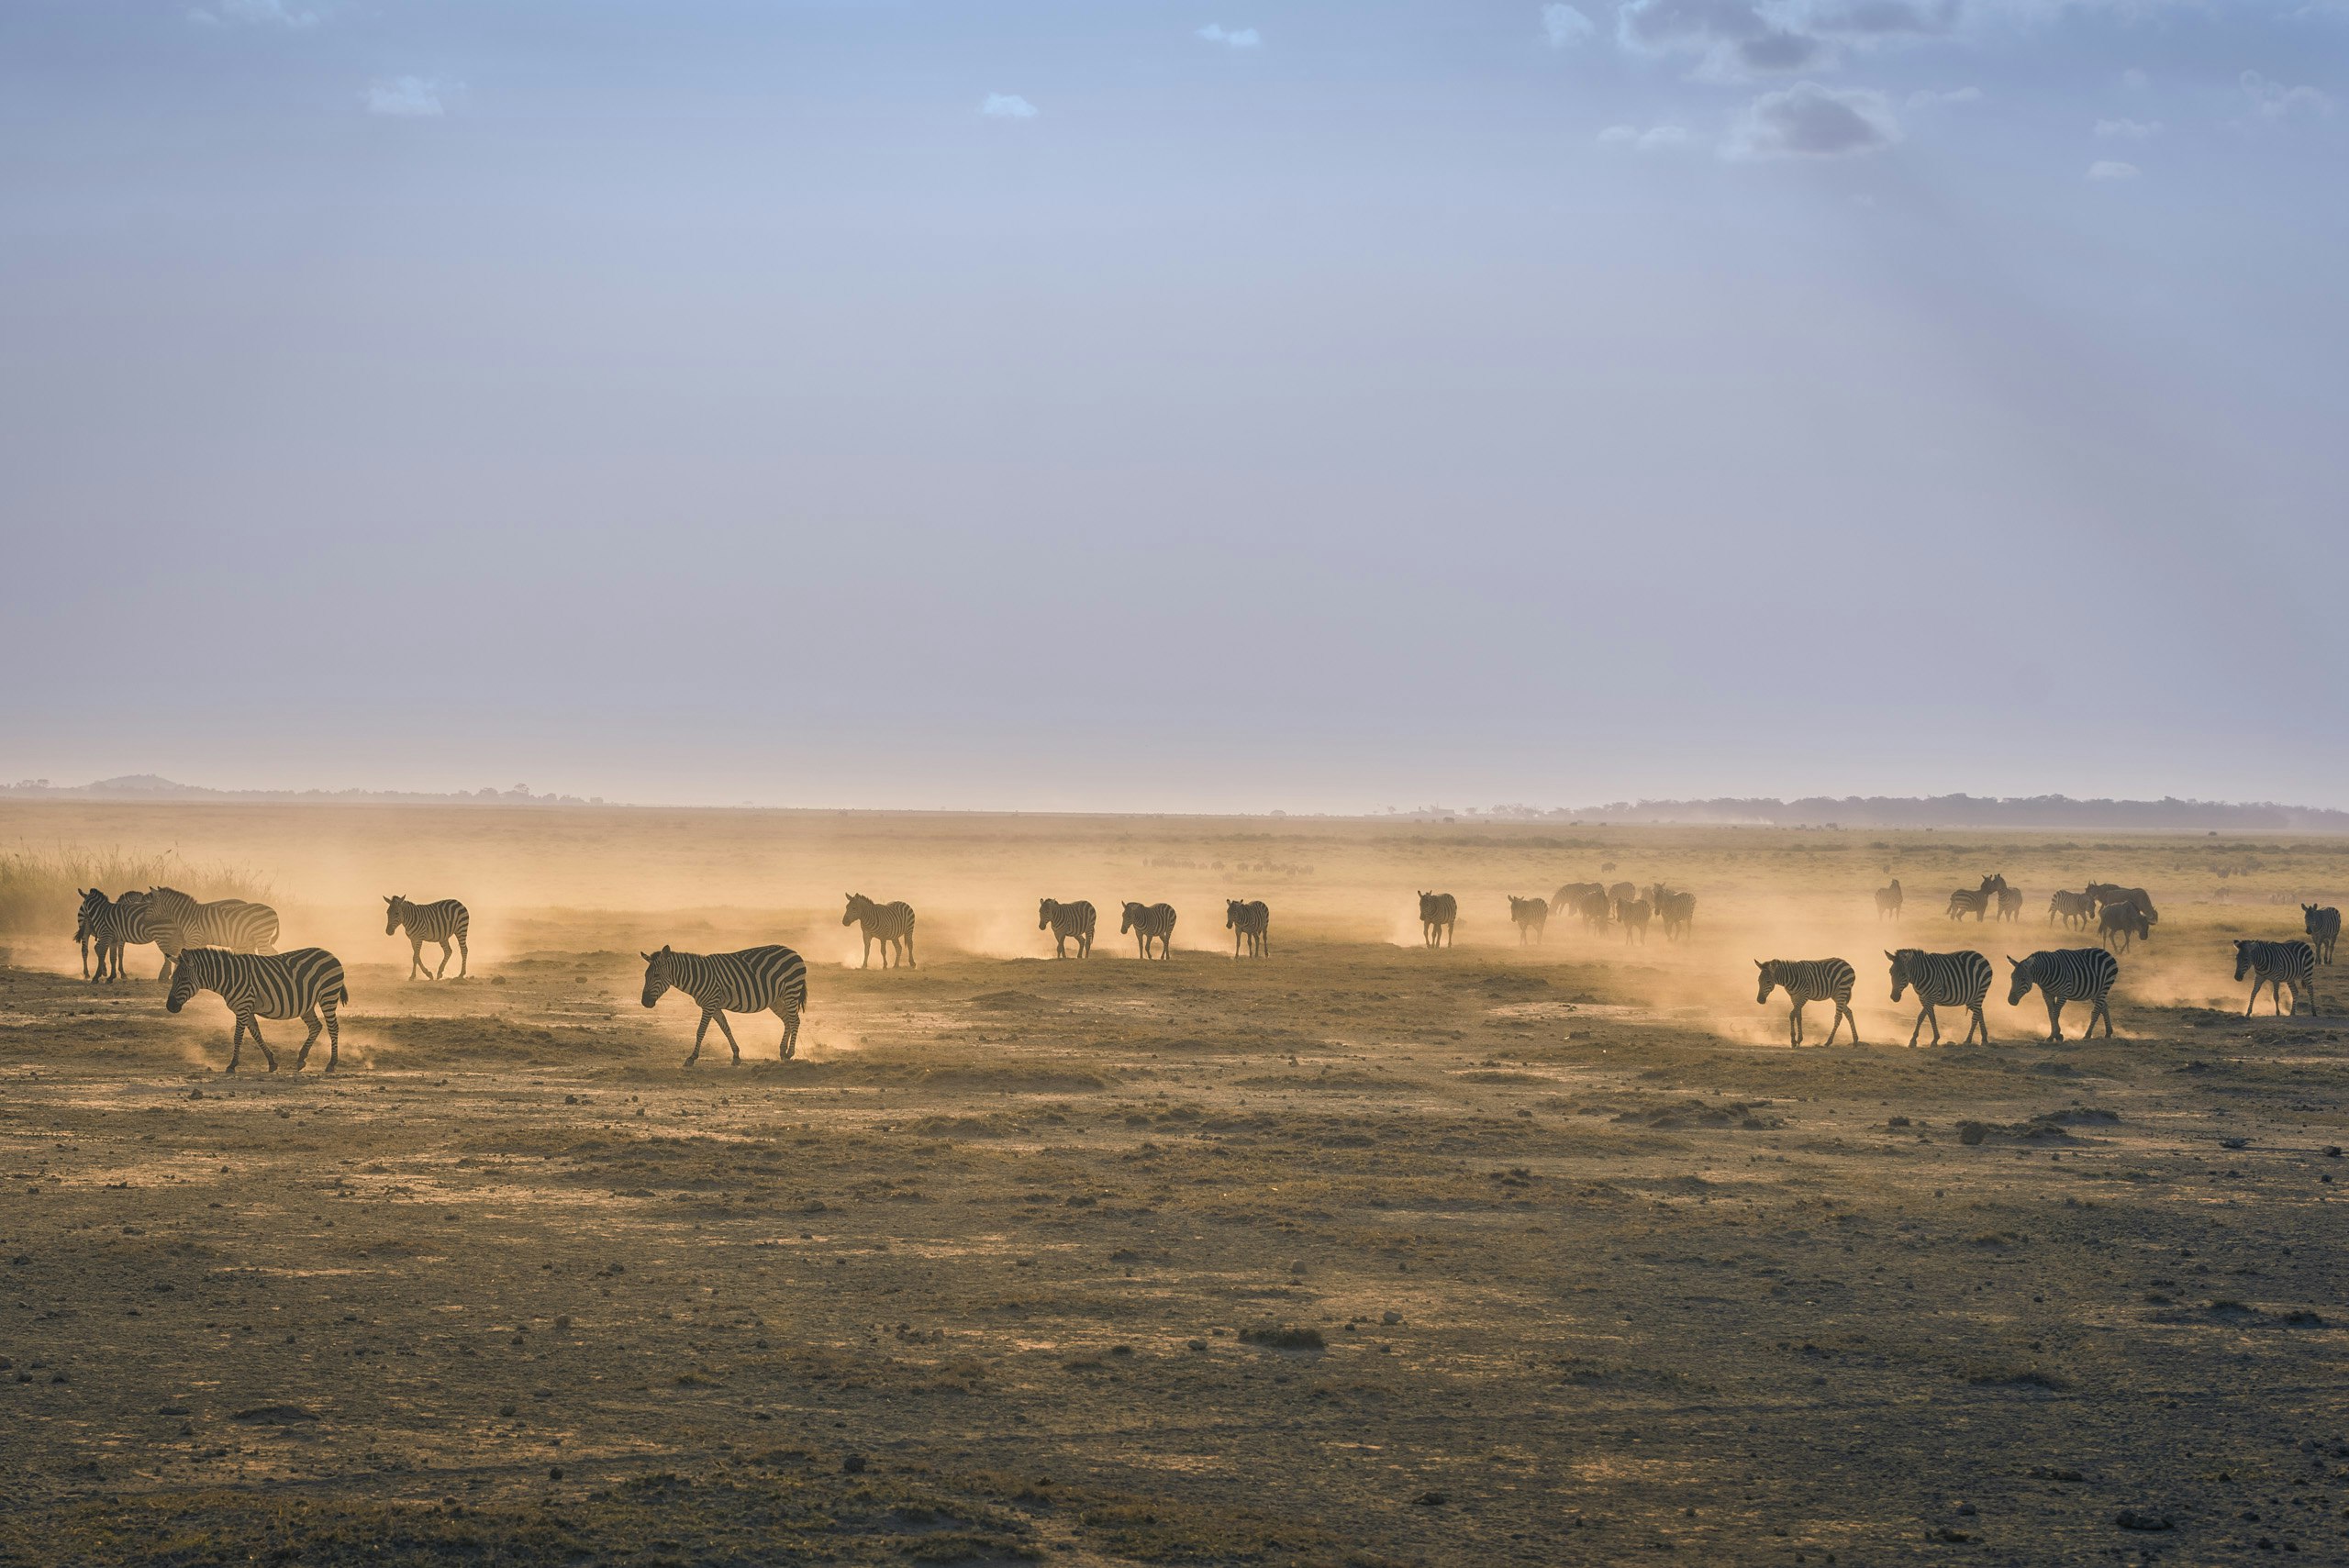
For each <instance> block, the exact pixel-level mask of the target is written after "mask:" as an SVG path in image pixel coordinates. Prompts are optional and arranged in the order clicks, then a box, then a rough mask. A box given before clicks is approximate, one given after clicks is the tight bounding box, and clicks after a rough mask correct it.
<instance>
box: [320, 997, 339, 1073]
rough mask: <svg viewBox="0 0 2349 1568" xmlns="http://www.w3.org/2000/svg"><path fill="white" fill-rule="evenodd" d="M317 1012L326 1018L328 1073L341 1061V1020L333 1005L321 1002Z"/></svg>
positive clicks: (328, 1002)
mask: <svg viewBox="0 0 2349 1568" xmlns="http://www.w3.org/2000/svg"><path fill="white" fill-rule="evenodd" d="M318 1010H319V1011H320V1012H322V1013H324V1014H326V1016H327V1066H326V1070H327V1071H328V1072H329V1073H331V1072H333V1071H334V1070H335V1064H336V1063H338V1062H340V1061H341V1060H342V1020H341V1019H340V1018H338V1017H337V1016H336V1014H335V1004H334V1003H332V1002H330V1001H325V1000H321V1001H320V1002H319V1003H318Z"/></svg>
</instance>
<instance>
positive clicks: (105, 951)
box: [73, 887, 178, 985]
mask: <svg viewBox="0 0 2349 1568" xmlns="http://www.w3.org/2000/svg"><path fill="white" fill-rule="evenodd" d="M158 923H159V922H158V920H157V917H156V915H155V909H154V903H153V901H152V900H151V899H150V898H149V897H148V896H147V895H145V894H143V893H126V894H124V895H122V896H121V897H120V898H108V897H107V896H106V895H105V894H104V893H101V892H99V891H98V890H97V889H96V888H95V887H93V888H91V889H89V890H88V891H86V892H85V893H83V895H82V909H81V913H80V915H79V916H78V917H76V919H75V921H74V926H73V938H74V940H76V941H79V942H82V943H83V944H84V945H83V974H84V975H86V976H87V977H88V979H89V981H90V984H93V985H95V984H98V983H99V982H100V981H103V980H113V981H116V982H117V983H118V982H120V980H121V979H122V950H123V948H124V947H125V946H126V945H128V944H131V943H137V942H151V941H154V940H157V938H156V927H157V925H158ZM93 946H95V948H96V949H97V950H98V972H97V973H95V974H90V973H89V962H88V951H89V948H90V947H93ZM177 947H178V943H177V942H176V941H174V942H173V949H174V951H176V949H177ZM171 971H172V962H171V960H170V959H169V958H166V959H164V961H163V973H162V974H160V975H158V976H156V978H157V979H159V980H160V979H162V978H165V977H166V976H168V975H169V974H170V973H171Z"/></svg>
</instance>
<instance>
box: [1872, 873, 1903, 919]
mask: <svg viewBox="0 0 2349 1568" xmlns="http://www.w3.org/2000/svg"><path fill="white" fill-rule="evenodd" d="M1901 902H1902V899H1901V893H1900V879H1899V878H1898V877H1897V876H1896V877H1894V878H1893V879H1892V882H1891V884H1890V885H1888V886H1885V887H1879V888H1877V889H1876V918H1877V919H1879V920H1881V919H1883V918H1884V917H1886V916H1887V915H1888V916H1890V917H1892V918H1893V919H1895V920H1898V919H1899V918H1900V905H1901Z"/></svg>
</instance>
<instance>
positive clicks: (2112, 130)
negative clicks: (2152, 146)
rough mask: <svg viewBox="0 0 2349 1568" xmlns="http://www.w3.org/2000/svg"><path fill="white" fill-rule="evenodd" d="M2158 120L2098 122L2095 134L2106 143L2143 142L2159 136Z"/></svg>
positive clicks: (2159, 122)
mask: <svg viewBox="0 0 2349 1568" xmlns="http://www.w3.org/2000/svg"><path fill="white" fill-rule="evenodd" d="M2161 129H2162V122H2161V121H2159V120H2099V121H2097V122H2096V133H2097V135H2099V137H2102V138H2103V139H2105V140H2107V141H2144V140H2146V139H2149V138H2152V137H2155V136H2159V135H2160V134H2161Z"/></svg>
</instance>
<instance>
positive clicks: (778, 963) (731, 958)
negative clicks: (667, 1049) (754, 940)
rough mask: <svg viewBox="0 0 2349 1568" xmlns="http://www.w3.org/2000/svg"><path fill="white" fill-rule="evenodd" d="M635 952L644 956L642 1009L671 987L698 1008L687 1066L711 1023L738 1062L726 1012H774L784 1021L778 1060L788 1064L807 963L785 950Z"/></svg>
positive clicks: (793, 1052)
mask: <svg viewBox="0 0 2349 1568" xmlns="http://www.w3.org/2000/svg"><path fill="white" fill-rule="evenodd" d="M637 956H638V957H639V958H641V959H642V960H644V1005H645V1006H647V1007H650V1006H652V1005H653V1004H654V1003H656V1002H658V1001H660V1000H661V997H662V994H663V993H665V992H666V991H668V990H669V989H670V988H671V987H672V986H674V987H675V988H676V989H677V990H680V991H682V992H684V993H685V995H688V996H690V997H692V998H693V999H694V1001H695V1002H696V1004H697V1005H698V1006H700V1008H701V1022H700V1024H699V1025H698V1026H696V1028H695V1029H694V1049H693V1054H692V1055H690V1056H688V1057H686V1058H685V1065H686V1066H688V1067H691V1066H692V1065H693V1064H694V1063H695V1062H698V1061H700V1060H701V1042H702V1037H703V1036H705V1035H707V1033H709V1026H710V1024H711V1023H712V1022H713V1021H715V1022H716V1023H717V1025H718V1032H719V1033H720V1034H722V1035H724V1036H725V1037H726V1043H727V1045H728V1046H729V1048H731V1049H732V1051H733V1052H734V1060H735V1061H736V1062H740V1061H741V1060H742V1048H741V1046H740V1045H739V1044H737V1043H736V1042H735V1040H734V1030H733V1028H732V1026H730V1025H729V1024H728V1023H727V1021H726V1015H727V1014H729V1013H773V1014H774V1015H775V1017H777V1018H781V1019H782V1020H783V1060H784V1061H785V1062H788V1061H790V1060H791V1059H792V1058H793V1057H794V1056H796V1055H797V1054H798V1051H799V1015H800V1013H801V1011H802V1010H803V1009H805V1008H806V1007H807V962H806V961H805V960H804V959H802V958H801V957H800V956H799V955H798V954H797V953H796V952H794V951H791V950H790V949H789V948H785V947H763V948H744V949H742V950H741V951H740V952H711V953H700V952H673V951H670V950H669V949H668V948H667V947H665V946H664V947H662V950H661V951H659V952H640V953H639V954H637Z"/></svg>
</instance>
